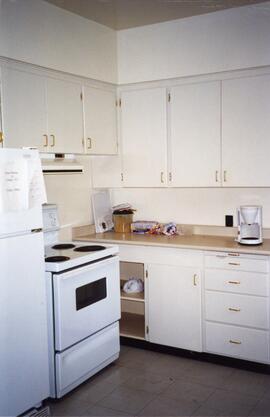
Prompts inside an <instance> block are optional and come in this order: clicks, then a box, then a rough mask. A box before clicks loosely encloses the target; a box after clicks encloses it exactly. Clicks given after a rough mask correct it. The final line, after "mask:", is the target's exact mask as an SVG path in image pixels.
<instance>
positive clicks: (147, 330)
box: [146, 326, 149, 334]
mask: <svg viewBox="0 0 270 417" xmlns="http://www.w3.org/2000/svg"><path fill="white" fill-rule="evenodd" d="M146 334H149V326H146Z"/></svg>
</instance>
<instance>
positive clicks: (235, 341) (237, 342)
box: [229, 339, 242, 345]
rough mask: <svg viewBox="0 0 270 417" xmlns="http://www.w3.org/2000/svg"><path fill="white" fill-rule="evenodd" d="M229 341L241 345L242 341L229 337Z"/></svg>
mask: <svg viewBox="0 0 270 417" xmlns="http://www.w3.org/2000/svg"><path fill="white" fill-rule="evenodd" d="M229 342H230V343H232V344H233V345H241V344H242V342H240V341H239V340H232V339H230V340H229Z"/></svg>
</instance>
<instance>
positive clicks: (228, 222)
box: [225, 214, 233, 227]
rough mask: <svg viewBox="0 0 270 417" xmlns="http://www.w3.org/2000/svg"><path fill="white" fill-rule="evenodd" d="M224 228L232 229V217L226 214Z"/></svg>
mask: <svg viewBox="0 0 270 417" xmlns="http://www.w3.org/2000/svg"><path fill="white" fill-rule="evenodd" d="M225 226H226V227H233V216H232V215H229V214H226V215H225Z"/></svg>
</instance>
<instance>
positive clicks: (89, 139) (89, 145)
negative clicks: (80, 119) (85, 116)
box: [87, 138, 92, 149]
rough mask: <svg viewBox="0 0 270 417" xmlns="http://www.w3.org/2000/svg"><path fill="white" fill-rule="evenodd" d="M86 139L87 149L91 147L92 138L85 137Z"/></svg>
mask: <svg viewBox="0 0 270 417" xmlns="http://www.w3.org/2000/svg"><path fill="white" fill-rule="evenodd" d="M87 140H88V146H87V149H92V138H87Z"/></svg>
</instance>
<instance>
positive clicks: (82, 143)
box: [82, 138, 84, 146]
mask: <svg viewBox="0 0 270 417" xmlns="http://www.w3.org/2000/svg"><path fill="white" fill-rule="evenodd" d="M82 146H84V138H82Z"/></svg>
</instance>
